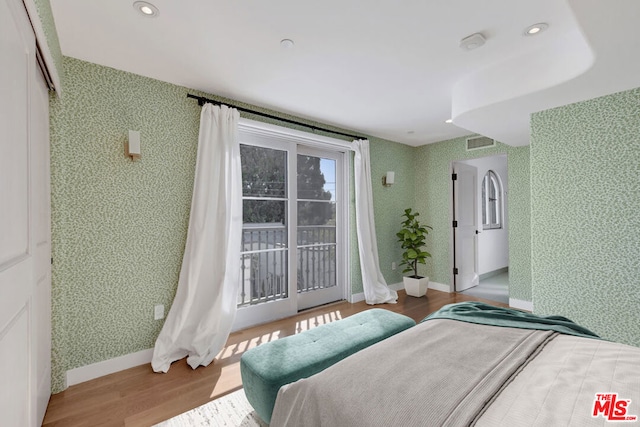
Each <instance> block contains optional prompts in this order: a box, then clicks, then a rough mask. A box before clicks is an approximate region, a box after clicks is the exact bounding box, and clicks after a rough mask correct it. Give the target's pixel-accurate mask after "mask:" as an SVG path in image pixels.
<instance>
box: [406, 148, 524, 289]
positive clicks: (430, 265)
mask: <svg viewBox="0 0 640 427" xmlns="http://www.w3.org/2000/svg"><path fill="white" fill-rule="evenodd" d="M466 138H467V137H461V138H455V139H451V140H448V141H442V142H437V143H435V144H429V145H423V146H421V147H418V149H417V150H416V153H415V156H414V159H415V160H414V162H415V164H414V167H415V171H416V173H415V195H416V196H415V207H416V209H417V211H418V212H420V215H421V218H422V220H423V221H424V223H425V224H427V225H430V226H432V227H433V231H432V232H431V233H430V235H429V237H428V239H427V242H428V243H430V246H428V247H427V250H428V251H429V252H430V253H431V255H432V258H431V259H428V261H427V265H426V266H423V267H421V268H423V274H425V275H427V276H429V278H430V280H431V281H434V282H438V283H443V284H450V282H451V267H452V266H451V259H452V254H451V194H450V191H451V162H453V161H456V160H464V159H472V158H477V157H485V156H491V155H496V154H504V153H506V154H507V169H508V174H509V180H508V181H509V204H508V215H509V297H510V298H515V299H518V300H521V301H531V266H530V261H529V257H530V244H531V242H530V240H531V239H530V212H529V147H511V146H508V145H505V144H501V143H499V142H498V143H496V146H495V147H492V148H486V149H483V150H475V151H467V150H466V145H465V141H466Z"/></svg>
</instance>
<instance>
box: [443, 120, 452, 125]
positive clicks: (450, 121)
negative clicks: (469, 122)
mask: <svg viewBox="0 0 640 427" xmlns="http://www.w3.org/2000/svg"><path fill="white" fill-rule="evenodd" d="M444 122H445V123H447V124H449V123H453V119H447V120H445V121H444Z"/></svg>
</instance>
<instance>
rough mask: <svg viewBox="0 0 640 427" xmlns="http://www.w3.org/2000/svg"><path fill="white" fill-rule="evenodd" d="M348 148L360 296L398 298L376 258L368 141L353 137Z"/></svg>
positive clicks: (369, 300)
mask: <svg viewBox="0 0 640 427" xmlns="http://www.w3.org/2000/svg"><path fill="white" fill-rule="evenodd" d="M351 149H352V150H353V151H354V152H355V157H354V172H355V191H356V230H357V234H358V250H359V252H360V268H361V269H362V287H363V288H364V299H365V301H366V302H367V304H383V303H395V302H397V300H398V293H397V292H396V291H394V290H393V289H389V287H388V286H387V282H386V281H385V280H384V276H382V272H381V271H380V262H379V260H378V244H377V242H376V225H375V221H374V219H373V190H372V188H371V161H370V159H369V141H368V140H366V139H362V140H359V141H353V143H352V144H351Z"/></svg>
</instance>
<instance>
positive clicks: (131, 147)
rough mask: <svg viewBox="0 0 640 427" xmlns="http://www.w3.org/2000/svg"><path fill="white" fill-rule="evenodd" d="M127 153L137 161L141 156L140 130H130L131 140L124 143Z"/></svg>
mask: <svg viewBox="0 0 640 427" xmlns="http://www.w3.org/2000/svg"><path fill="white" fill-rule="evenodd" d="M124 151H125V154H126V155H127V156H129V157H131V160H133V161H136V160H138V159H139V158H140V157H141V153H140V131H137V130H130V131H129V141H128V142H125V143H124Z"/></svg>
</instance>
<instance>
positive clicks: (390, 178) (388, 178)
mask: <svg viewBox="0 0 640 427" xmlns="http://www.w3.org/2000/svg"><path fill="white" fill-rule="evenodd" d="M395 177H396V173H395V172H392V171H389V172H387V174H386V175H385V176H383V177H382V185H384V186H385V187H391V186H392V185H393V184H394V182H395V181H394V180H395Z"/></svg>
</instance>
